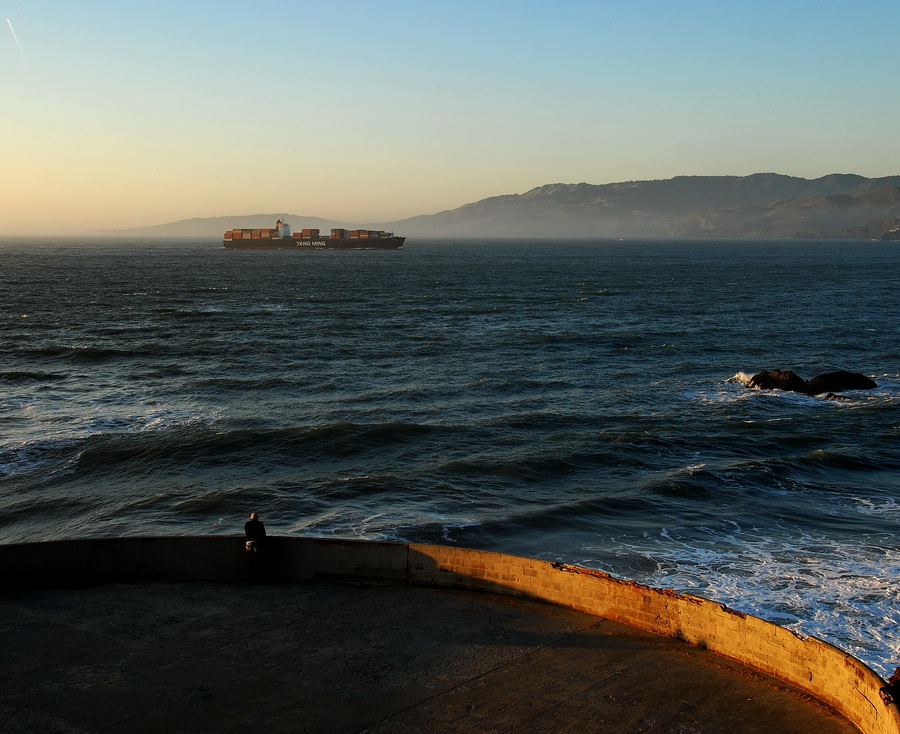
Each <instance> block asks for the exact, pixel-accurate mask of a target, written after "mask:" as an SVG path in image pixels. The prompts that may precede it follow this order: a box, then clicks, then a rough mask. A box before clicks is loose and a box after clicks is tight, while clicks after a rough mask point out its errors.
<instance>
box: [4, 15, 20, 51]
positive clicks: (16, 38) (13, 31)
mask: <svg viewBox="0 0 900 734" xmlns="http://www.w3.org/2000/svg"><path fill="white" fill-rule="evenodd" d="M6 22H7V23H9V30H10V33H12V34H13V40H14V41H15V42H16V46H18V47H19V53H20V54H22V56H24V55H25V51H23V50H22V44H21V43H19V37H18V36H17V35H16V29H15V28H13V27H12V21H11V20H10V19H9V18H7V19H6Z"/></svg>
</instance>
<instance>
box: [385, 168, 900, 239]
mask: <svg viewBox="0 0 900 734" xmlns="http://www.w3.org/2000/svg"><path fill="white" fill-rule="evenodd" d="M898 187H900V176H890V177H885V178H875V179H872V178H864V177H863V176H857V175H853V174H832V175H829V176H823V177H822V178H818V179H804V178H797V177H793V176H784V175H780V174H776V173H757V174H753V175H751V176H678V177H675V178H671V179H665V180H660V181H628V182H623V183H613V184H602V185H595V184H587V183H579V184H560V183H557V184H548V185H545V186H540V187H538V188H535V189H532V190H531V191H528V192H526V193H524V194H510V195H505V196H495V197H491V198H489V199H483V200H482V201H479V202H475V203H472V204H466V205H464V206H461V207H459V208H458V209H452V210H449V211H444V212H440V213H438V214H433V215H428V216H419V217H412V218H410V219H406V220H403V221H400V222H394V223H392V225H393V226H394V228H395V229H397V231H400V232H403V233H404V234H406V235H407V236H427V235H433V236H436V235H442V236H485V237H488V236H493V237H498V236H499V237H503V236H508V237H524V236H536V237H538V236H539V237H548V236H563V237H712V236H715V237H808V236H814V237H843V236H862V235H861V234H860V233H861V232H863V231H867V230H865V228H866V226H867V225H869V223H870V221H871V220H875V219H877V220H887V221H890V220H893V219H898V218H900V201H898V200H897V189H898ZM876 229H877V227H876ZM851 230H852V231H853V232H854V233H855V234H853V235H849V232H850V231H851ZM870 236H879V234H877V233H876V232H872V234H871V235H870Z"/></svg>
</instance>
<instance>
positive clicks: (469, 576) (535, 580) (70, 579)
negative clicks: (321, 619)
mask: <svg viewBox="0 0 900 734" xmlns="http://www.w3.org/2000/svg"><path fill="white" fill-rule="evenodd" d="M263 555H264V558H265V562H264V563H263V562H262V561H261V562H260V567H261V569H263V570H264V571H265V576H266V578H267V579H268V580H270V581H277V582H281V583H293V582H297V581H312V580H315V581H330V582H334V581H342V582H353V583H373V584H384V585H390V586H400V587H436V588H441V589H457V590H467V591H479V592H487V593H490V594H494V595H502V596H510V597H514V598H520V599H531V600H539V601H545V602H549V603H552V604H556V605H560V606H562V607H567V608H569V609H572V610H575V611H578V612H584V613H586V614H589V615H594V616H595V617H602V618H604V619H607V620H610V621H614V622H620V623H622V624H625V625H628V626H630V627H633V628H635V630H641V631H643V632H647V633H651V634H654V635H662V636H663V637H670V638H675V639H678V640H682V641H685V642H689V643H691V644H693V645H695V646H697V647H699V648H701V649H704V650H707V651H709V652H714V653H717V654H718V655H721V656H722V657H723V658H726V659H730V660H735V661H738V662H740V663H741V664H743V665H745V666H747V667H748V668H750V669H753V670H756V671H758V672H760V673H763V674H768V675H771V676H774V677H775V678H778V679H779V680H781V681H784V682H785V683H787V684H789V685H792V686H795V687H796V688H798V689H800V690H802V691H804V692H805V693H806V694H808V695H811V696H813V697H815V698H816V699H818V700H820V701H822V702H824V703H825V704H827V705H828V706H831V707H832V708H834V709H835V710H836V711H838V712H839V713H840V714H841V715H842V716H843V717H845V718H846V719H847V720H848V721H850V722H852V723H853V724H854V725H855V726H856V727H857V728H858V729H859V730H860V731H862V732H864V733H865V734H900V711H898V708H897V706H896V704H894V703H893V702H892V699H891V698H890V697H889V698H885V697H884V696H883V695H882V694H883V692H884V686H885V681H883V680H882V679H881V678H880V677H879V676H878V675H877V674H876V673H875V672H874V671H872V670H871V669H870V668H869V667H868V666H866V665H865V664H864V663H862V662H861V661H859V660H857V659H856V658H854V657H852V656H851V655H848V654H846V653H845V652H843V651H841V650H839V649H837V648H835V647H833V646H831V645H829V644H827V643H825V642H823V641H821V640H817V639H815V638H812V637H810V638H804V637H801V636H798V635H795V634H794V633H792V632H791V631H789V630H787V629H784V628H783V627H779V626H778V625H775V624H772V623H769V622H766V621H764V620H761V619H758V618H755V617H753V616H750V615H747V614H743V613H741V612H740V611H738V610H733V609H729V608H728V607H726V606H724V605H722V604H719V603H717V602H714V601H711V600H708V599H702V598H699V597H695V596H690V595H684V594H677V593H674V592H673V591H671V590H666V589H654V588H651V587H647V586H643V585H641V584H637V583H634V582H631V581H623V580H621V579H616V578H614V577H612V576H609V575H608V574H605V573H602V572H599V571H594V570H591V569H585V568H579V567H576V566H570V565H567V564H562V563H552V562H548V561H541V560H538V559H534V558H523V557H520V556H512V555H507V554H503V553H492V552H486V551H477V550H472V549H466V548H458V547H447V546H435V545H420V544H415V543H375V542H368V541H354V540H340V539H321V538H284V537H278V538H270V539H268V541H267V545H266V549H265V552H264V554H263ZM247 558H248V557H247V554H246V553H245V552H244V544H243V542H242V539H240V538H235V537H228V536H209V537H163V538H142V537H135V538H95V539H83V540H70V541H59V542H54V543H32V544H27V543H26V544H21V545H9V546H3V545H0V587H2V588H5V589H15V588H19V589H22V588H34V587H43V588H49V587H53V586H63V587H75V586H87V585H96V584H102V583H111V582H130V583H152V582H160V581H178V580H185V581H237V580H239V579H246V577H247V571H248V565H247ZM894 698H896V695H894Z"/></svg>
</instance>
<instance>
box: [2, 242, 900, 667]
mask: <svg viewBox="0 0 900 734" xmlns="http://www.w3.org/2000/svg"><path fill="white" fill-rule="evenodd" d="M0 258H2V259H0V296H2V304H3V310H2V314H0V542H4V543H12V542H20V541H29V540H49V539H57V538H66V537H75V536H99V535H129V534H182V533H237V532H240V531H241V527H242V524H243V522H244V519H245V517H246V515H247V513H249V512H250V511H251V510H255V511H258V512H259V513H260V514H261V516H262V518H263V519H264V521H265V522H266V524H267V527H268V529H269V531H270V533H277V534H288V535H314V536H329V537H330V536H335V537H355V538H369V539H389V540H395V539H402V540H409V541H419V542H435V543H449V544H458V545H460V546H466V547H473V548H483V549H489V550H499V551H504V552H511V553H517V554H522V555H528V556H534V557H538V558H544V559H551V560H561V561H565V562H569V563H576V564H581V565H585V566H589V567H592V568H598V569H602V570H604V571H608V572H610V573H612V574H614V575H616V576H620V577H625V578H632V579H636V580H638V581H640V582H643V583H647V584H651V585H654V586H662V587H669V588H673V589H675V590H677V591H682V592H688V593H692V594H697V595H699V596H706V597H709V598H712V599H716V600H718V601H721V602H723V603H727V604H728V605H729V606H732V607H734V608H736V609H739V610H742V611H745V612H749V613H752V614H755V615H758V616H760V617H763V618H765V619H769V620H771V621H774V622H777V623H780V624H784V625H786V626H788V627H790V628H792V629H794V630H796V631H798V632H801V633H803V634H810V635H815V636H817V637H821V638H822V639H825V640H827V641H829V642H831V643H833V644H836V645H838V646H839V647H841V648H843V649H845V650H847V651H849V652H851V653H853V654H855V655H857V656H859V657H860V658H862V659H863V660H865V661H866V662H868V663H869V664H870V665H872V667H873V668H875V669H876V670H877V671H879V672H881V673H882V674H885V673H890V672H891V671H893V668H894V666H895V665H898V664H900V638H898V634H897V622H898V619H900V615H898V611H897V601H898V591H900V582H898V578H900V540H898V529H900V506H898V490H900V414H898V408H900V344H898V334H900V316H898V312H897V307H896V301H897V293H898V284H900V283H898V281H900V275H898V274H900V267H898V266H900V247H898V246H897V244H896V243H893V244H892V243H875V242H801V241H779V242H735V241H731V242H713V241H707V242H688V241H680V242H658V241H654V242H637V241H636V242H551V241H503V242H478V241H446V242H444V241H437V240H432V241H422V242H416V241H409V242H408V243H407V245H406V246H405V247H404V249H402V250H400V251H395V252H373V251H349V252H302V253H300V252H280V251H263V252H247V251H227V250H225V249H224V248H223V247H222V246H221V243H220V242H218V241H215V242H201V241H170V242H169V241H166V242H159V241H157V242H152V241H124V240H122V241H112V240H110V241H96V242H93V241H88V240H83V241H73V240H29V241H25V240H5V241H2V242H0ZM776 367H777V368H784V369H793V370H794V371H796V372H798V373H800V374H801V375H803V376H804V377H812V376H814V375H816V374H819V373H822V372H828V371H833V370H837V369H847V370H851V371H859V372H864V373H866V374H868V375H870V376H872V377H874V379H875V380H876V382H877V383H878V388H877V389H876V390H873V391H870V392H858V393H848V394H847V398H848V399H846V400H840V401H828V400H823V399H820V398H810V397H805V396H801V395H794V394H788V393H776V392H773V393H764V392H759V391H754V390H748V389H747V388H746V387H745V386H744V384H743V381H742V379H741V375H742V374H744V375H747V374H752V373H754V372H756V371H758V370H760V369H769V368H776Z"/></svg>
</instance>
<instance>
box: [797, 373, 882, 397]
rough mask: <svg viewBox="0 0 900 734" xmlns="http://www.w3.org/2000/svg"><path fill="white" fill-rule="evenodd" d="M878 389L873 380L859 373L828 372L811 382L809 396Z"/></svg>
mask: <svg viewBox="0 0 900 734" xmlns="http://www.w3.org/2000/svg"><path fill="white" fill-rule="evenodd" d="M876 387H878V385H876V384H875V380H872V379H870V378H868V377H866V376H865V375H863V374H861V373H859V372H845V371H843V370H840V371H838V372H828V373H826V374H824V375H819V376H818V377H813V378H812V379H811V380H810V381H809V394H810V395H821V394H822V393H823V392H842V391H844V390H872V389H874V388H876Z"/></svg>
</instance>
